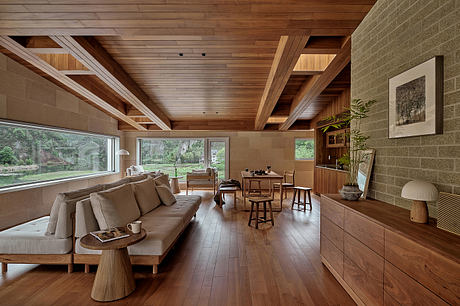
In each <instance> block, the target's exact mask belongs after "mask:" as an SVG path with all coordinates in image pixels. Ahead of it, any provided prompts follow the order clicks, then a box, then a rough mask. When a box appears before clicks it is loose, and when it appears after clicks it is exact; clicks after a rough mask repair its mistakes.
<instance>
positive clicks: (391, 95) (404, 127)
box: [388, 56, 444, 138]
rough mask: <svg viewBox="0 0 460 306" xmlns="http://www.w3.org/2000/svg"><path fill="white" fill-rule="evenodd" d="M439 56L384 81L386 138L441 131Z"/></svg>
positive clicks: (441, 77)
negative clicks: (386, 120)
mask: <svg viewBox="0 0 460 306" xmlns="http://www.w3.org/2000/svg"><path fill="white" fill-rule="evenodd" d="M443 86H444V84H443V57H442V56H436V57H433V58H432V59H429V60H427V61H426V62H424V63H421V64H419V65H417V66H415V67H413V68H411V69H409V70H407V71H405V72H403V73H400V74H398V75H397V76H394V77H392V78H391V79H389V81H388V125H389V126H388V137H389V138H400V137H410V136H420V135H432V134H441V133H442V122H443V114H442V111H443V101H442V99H443Z"/></svg>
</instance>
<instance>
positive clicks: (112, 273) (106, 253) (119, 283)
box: [80, 229, 146, 302]
mask: <svg viewBox="0 0 460 306" xmlns="http://www.w3.org/2000/svg"><path fill="white" fill-rule="evenodd" d="M145 236H146V233H145V230H144V229H142V230H141V232H140V233H139V234H131V235H130V236H129V237H126V238H122V239H118V240H113V241H109V242H100V241H99V240H97V239H96V238H95V237H94V236H92V235H91V234H87V235H86V236H84V237H83V238H81V240H80V244H81V246H83V247H85V248H87V249H91V250H102V255H101V258H100V259H99V266H98V267H97V272H96V277H95V278H94V283H93V290H92V291H91V297H92V298H93V299H94V300H96V301H100V302H108V301H114V300H118V299H121V298H124V297H126V296H128V295H129V294H130V293H131V292H133V291H134V289H136V284H135V282H134V277H133V270H132V268H131V261H130V259H129V255H128V249H127V247H128V246H129V245H132V244H135V243H137V242H139V241H141V240H142V239H144V238H145Z"/></svg>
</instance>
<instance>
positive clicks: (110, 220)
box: [90, 184, 141, 230]
mask: <svg viewBox="0 0 460 306" xmlns="http://www.w3.org/2000/svg"><path fill="white" fill-rule="evenodd" d="M90 200H91V206H92V207H93V212H94V216H95V217H96V220H97V223H98V224H99V228H100V229H102V230H104V229H108V228H111V227H115V226H126V224H128V223H129V222H132V221H134V220H136V219H137V218H139V217H140V215H141V213H140V210H139V207H138V206H137V202H136V198H135V197H134V192H133V189H132V188H131V185H129V184H126V185H122V186H120V187H116V188H113V189H109V190H106V191H101V192H97V193H92V194H91V195H90Z"/></svg>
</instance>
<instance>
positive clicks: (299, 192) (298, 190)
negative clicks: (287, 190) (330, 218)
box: [291, 186, 313, 211]
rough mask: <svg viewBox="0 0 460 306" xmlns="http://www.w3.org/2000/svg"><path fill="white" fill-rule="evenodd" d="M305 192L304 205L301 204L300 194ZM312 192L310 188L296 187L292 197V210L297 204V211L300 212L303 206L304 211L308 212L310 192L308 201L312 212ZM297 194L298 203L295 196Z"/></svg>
mask: <svg viewBox="0 0 460 306" xmlns="http://www.w3.org/2000/svg"><path fill="white" fill-rule="evenodd" d="M302 191H303V203H302V202H300V194H301V193H302ZM310 191H311V188H309V187H299V186H296V187H294V194H293V196H292V205H291V209H294V204H297V210H300V205H303V211H306V210H307V192H308V201H309V203H308V204H310V210H312V209H313V208H312V206H311V194H310ZM296 194H297V202H296V201H295V196H296Z"/></svg>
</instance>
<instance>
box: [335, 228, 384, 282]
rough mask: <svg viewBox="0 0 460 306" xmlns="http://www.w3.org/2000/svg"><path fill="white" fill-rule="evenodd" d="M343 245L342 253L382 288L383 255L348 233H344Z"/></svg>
mask: <svg viewBox="0 0 460 306" xmlns="http://www.w3.org/2000/svg"><path fill="white" fill-rule="evenodd" d="M343 245H344V255H345V256H346V257H348V258H349V259H350V260H351V261H353V262H354V263H355V265H357V266H358V267H359V268H360V269H361V270H363V271H366V274H367V277H368V278H369V279H372V280H373V281H375V282H376V283H378V284H379V286H381V288H382V289H383V267H384V259H383V257H381V256H380V255H378V254H377V253H375V252H374V251H372V250H371V249H369V248H368V247H367V246H366V245H364V244H363V243H361V242H360V241H358V240H357V239H355V238H354V237H353V236H351V235H350V234H348V233H345V234H344V243H343Z"/></svg>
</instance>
